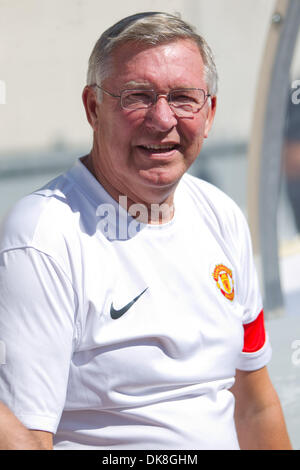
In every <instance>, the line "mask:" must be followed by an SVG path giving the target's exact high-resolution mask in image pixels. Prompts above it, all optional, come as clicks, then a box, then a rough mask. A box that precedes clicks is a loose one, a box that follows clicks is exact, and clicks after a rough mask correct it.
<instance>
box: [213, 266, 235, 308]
mask: <svg viewBox="0 0 300 470" xmlns="http://www.w3.org/2000/svg"><path fill="white" fill-rule="evenodd" d="M213 278H214V280H215V281H216V283H217V287H218V288H219V289H220V291H221V292H222V294H223V295H224V297H226V299H228V300H230V301H233V299H234V282H233V278H232V271H231V269H229V268H227V267H226V266H224V264H218V265H217V266H216V267H215V269H214V272H213Z"/></svg>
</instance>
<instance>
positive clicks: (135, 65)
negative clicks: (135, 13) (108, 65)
mask: <svg viewBox="0 0 300 470" xmlns="http://www.w3.org/2000/svg"><path fill="white" fill-rule="evenodd" d="M107 81H109V82H110V83H111V82H113V83H114V85H115V86H120V87H122V86H123V87H124V86H126V84H131V83H137V84H139V83H141V84H145V85H147V84H149V85H152V86H155V87H157V88H174V87H203V86H204V84H205V79H204V64H203V59H202V56H201V53H200V51H199V48H198V46H197V44H196V43H195V42H194V41H192V40H189V39H179V40H176V41H172V42H169V43H166V44H160V45H156V46H146V45H141V44H135V43H126V44H123V45H122V46H119V47H118V48H117V49H116V50H115V51H114V52H113V55H112V69H111V74H110V77H109V78H108V79H107Z"/></svg>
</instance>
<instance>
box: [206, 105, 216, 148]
mask: <svg viewBox="0 0 300 470" xmlns="http://www.w3.org/2000/svg"><path fill="white" fill-rule="evenodd" d="M209 99H210V103H208V111H207V117H206V122H205V129H204V138H205V139H206V138H207V137H208V134H209V131H210V129H211V127H212V125H213V122H214V118H215V114H216V109H217V97H216V96H211V97H210V98H209Z"/></svg>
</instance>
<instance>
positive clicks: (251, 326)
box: [243, 310, 266, 353]
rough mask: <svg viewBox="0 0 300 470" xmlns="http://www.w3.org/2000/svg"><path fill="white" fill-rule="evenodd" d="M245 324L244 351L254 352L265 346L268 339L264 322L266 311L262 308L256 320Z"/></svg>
mask: <svg viewBox="0 0 300 470" xmlns="http://www.w3.org/2000/svg"><path fill="white" fill-rule="evenodd" d="M243 326H244V347H243V352H247V353H253V352H256V351H258V350H259V349H261V348H262V347H263V345H264V344H265V341H266V331H265V324H264V311H263V310H262V311H261V312H260V314H259V315H258V317H257V318H256V320H254V321H253V322H251V323H247V324H246V325H243Z"/></svg>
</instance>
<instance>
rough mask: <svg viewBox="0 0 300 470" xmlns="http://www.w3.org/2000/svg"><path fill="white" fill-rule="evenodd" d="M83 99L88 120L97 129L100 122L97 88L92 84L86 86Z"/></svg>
mask: <svg viewBox="0 0 300 470" xmlns="http://www.w3.org/2000/svg"><path fill="white" fill-rule="evenodd" d="M82 101H83V105H84V108H85V113H86V117H87V120H88V121H89V123H90V125H91V127H92V128H93V129H94V131H95V130H96V127H97V123H98V105H99V102H98V100H97V94H96V90H95V89H94V88H93V87H91V86H88V85H87V86H86V87H84V89H83V92H82Z"/></svg>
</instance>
